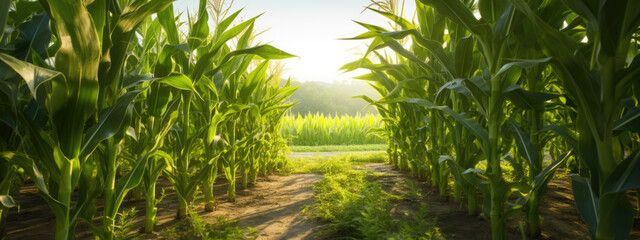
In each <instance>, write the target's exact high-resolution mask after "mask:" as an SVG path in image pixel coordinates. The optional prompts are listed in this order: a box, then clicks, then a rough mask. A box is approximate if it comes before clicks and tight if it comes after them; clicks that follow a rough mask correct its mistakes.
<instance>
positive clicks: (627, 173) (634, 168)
mask: <svg viewBox="0 0 640 240" xmlns="http://www.w3.org/2000/svg"><path fill="white" fill-rule="evenodd" d="M638 187H640V152H637V151H636V152H635V153H632V154H630V155H629V157H627V158H626V159H625V160H623V161H622V162H620V164H618V166H617V167H616V168H615V170H613V172H612V173H611V174H610V175H609V177H608V178H607V179H606V180H605V182H604V185H603V186H602V192H601V194H602V195H606V194H612V193H619V192H624V191H627V190H630V189H636V188H638Z"/></svg>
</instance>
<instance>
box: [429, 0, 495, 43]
mask: <svg viewBox="0 0 640 240" xmlns="http://www.w3.org/2000/svg"><path fill="white" fill-rule="evenodd" d="M420 2H422V3H424V4H425V5H429V6H432V7H433V8H435V9H436V10H437V11H438V13H440V14H442V15H444V16H445V17H447V18H449V19H451V21H453V22H455V23H457V24H459V25H460V26H462V27H464V28H466V29H467V30H468V31H469V32H471V33H473V34H475V35H481V36H482V35H486V34H489V33H490V32H491V28H490V27H489V25H488V24H487V23H485V22H483V21H481V20H477V19H476V17H475V16H474V15H473V12H471V10H470V9H469V8H467V6H465V5H464V4H463V3H462V2H461V1H460V0H420Z"/></svg>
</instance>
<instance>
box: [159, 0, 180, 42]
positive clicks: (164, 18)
mask: <svg viewBox="0 0 640 240" xmlns="http://www.w3.org/2000/svg"><path fill="white" fill-rule="evenodd" d="M158 20H159V22H160V25H161V26H162V29H164V31H165V33H166V34H167V40H168V41H169V44H180V37H179V36H178V28H177V27H176V20H175V17H174V15H173V4H169V5H168V6H167V7H166V8H164V10H162V11H160V12H158Z"/></svg>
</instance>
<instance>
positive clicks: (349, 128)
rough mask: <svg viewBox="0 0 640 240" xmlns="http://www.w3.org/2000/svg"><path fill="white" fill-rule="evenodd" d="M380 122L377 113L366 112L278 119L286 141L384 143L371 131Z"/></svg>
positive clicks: (378, 126) (377, 126) (336, 143)
mask: <svg viewBox="0 0 640 240" xmlns="http://www.w3.org/2000/svg"><path fill="white" fill-rule="evenodd" d="M381 126H382V121H381V119H380V117H379V116H377V115H372V114H367V115H359V114H358V115H356V116H353V117H352V116H348V115H344V116H324V115H323V114H320V113H316V114H308V115H306V116H301V115H297V116H285V117H284V119H283V121H282V136H283V137H284V138H285V139H287V140H288V141H287V143H288V144H289V145H303V146H316V145H356V144H384V140H383V139H382V138H380V137H379V136H377V135H375V134H374V133H375V129H377V128H380V127H381Z"/></svg>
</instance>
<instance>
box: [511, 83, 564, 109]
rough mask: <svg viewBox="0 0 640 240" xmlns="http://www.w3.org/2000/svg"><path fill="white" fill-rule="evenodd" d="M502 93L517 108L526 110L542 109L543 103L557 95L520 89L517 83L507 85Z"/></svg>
mask: <svg viewBox="0 0 640 240" xmlns="http://www.w3.org/2000/svg"><path fill="white" fill-rule="evenodd" d="M503 93H505V94H506V96H507V98H509V100H510V101H511V102H512V103H513V104H515V105H516V106H517V107H518V108H522V109H527V110H538V111H544V103H545V102H546V101H548V100H551V99H554V98H557V97H558V95H555V94H549V93H539V92H531V91H527V90H524V89H522V88H521V87H520V86H519V85H513V86H510V87H507V88H506V89H505V90H504V91H503Z"/></svg>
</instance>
